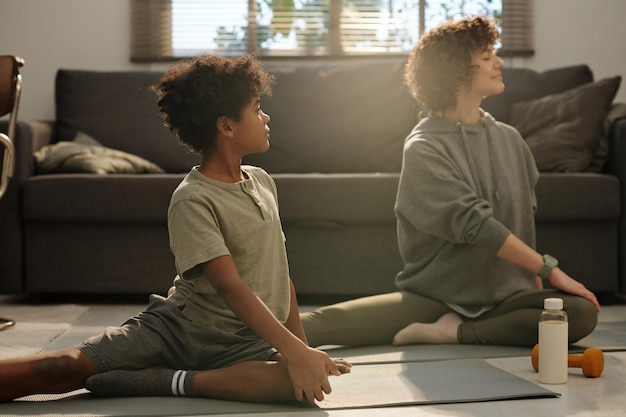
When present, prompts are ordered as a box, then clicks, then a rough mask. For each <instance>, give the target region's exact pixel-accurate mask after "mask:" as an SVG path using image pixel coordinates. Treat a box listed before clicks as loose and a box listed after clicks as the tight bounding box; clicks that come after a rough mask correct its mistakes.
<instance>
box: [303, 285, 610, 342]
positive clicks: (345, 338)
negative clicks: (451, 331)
mask: <svg viewBox="0 0 626 417" xmlns="http://www.w3.org/2000/svg"><path fill="white" fill-rule="evenodd" d="M548 297H559V298H562V299H563V304H564V306H565V311H566V312H567V314H568V321H569V342H570V343H574V342H576V341H578V340H580V339H582V338H583V337H585V336H586V335H588V334H589V333H591V331H592V330H593V329H594V328H595V326H596V323H597V319H598V313H597V310H596V308H595V306H594V305H593V304H592V303H591V302H590V301H588V300H586V299H584V298H582V297H578V296H575V295H571V294H566V293H563V292H557V291H553V290H531V291H525V292H521V293H518V294H515V295H513V296H511V297H509V298H508V299H506V300H504V301H503V302H502V303H500V304H498V305H497V306H496V307H494V308H493V309H491V310H489V311H487V312H485V313H483V314H482V315H481V316H479V317H477V318H467V317H463V323H462V324H461V325H460V326H459V329H458V340H459V343H463V344H489V345H503V346H522V347H532V346H534V345H535V344H536V343H537V323H538V321H539V316H540V314H541V311H542V309H543V300H544V299H545V298H548ZM451 311H453V310H452V309H451V308H450V307H449V306H448V305H446V304H445V303H442V302H441V301H436V300H433V299H431V298H427V297H424V296H421V295H418V294H414V293H408V292H394V293H389V294H381V295H374V296H371V297H364V298H358V299H355V300H350V301H345V302H343V303H338V304H333V305H330V306H326V307H322V308H319V309H317V310H315V311H312V312H309V313H302V314H300V318H301V320H302V325H303V327H304V331H305V333H306V336H307V339H308V341H309V344H310V345H311V346H322V345H346V346H364V345H388V344H391V341H392V339H393V336H394V335H395V334H396V333H397V332H398V331H400V330H401V329H403V328H404V327H406V326H408V325H409V324H411V323H415V322H422V323H432V322H434V321H436V320H437V319H438V318H439V317H441V316H442V315H444V314H446V313H449V312H451Z"/></svg>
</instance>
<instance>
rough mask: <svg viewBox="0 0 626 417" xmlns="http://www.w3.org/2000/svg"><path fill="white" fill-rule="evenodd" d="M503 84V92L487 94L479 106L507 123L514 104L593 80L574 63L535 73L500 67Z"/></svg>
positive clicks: (581, 67) (585, 68) (522, 69)
mask: <svg viewBox="0 0 626 417" xmlns="http://www.w3.org/2000/svg"><path fill="white" fill-rule="evenodd" d="M502 77H503V80H504V84H505V86H506V88H505V90H504V92H503V93H501V94H498V95H495V96H490V97H487V98H486V99H485V100H483V103H482V107H483V109H485V110H486V111H488V112H489V113H491V115H492V116H493V117H495V118H496V119H497V120H499V121H501V122H504V123H510V121H511V116H512V115H511V110H512V107H513V105H514V104H515V103H517V102H520V101H528V100H534V99H536V98H540V97H543V96H547V95H550V94H556V93H561V92H563V91H566V90H569V89H571V88H574V87H577V86H579V85H582V84H586V83H590V82H592V81H593V74H592V72H591V70H590V69H589V67H588V66H587V65H575V66H569V67H562V68H556V69H552V70H548V71H544V72H537V71H534V70H531V69H526V68H507V67H504V68H502Z"/></svg>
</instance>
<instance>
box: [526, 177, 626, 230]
mask: <svg viewBox="0 0 626 417" xmlns="http://www.w3.org/2000/svg"><path fill="white" fill-rule="evenodd" d="M535 192H536V194H537V213H536V214H535V218H536V219H537V221H538V222H568V221H592V222H593V221H614V222H616V223H617V222H618V220H619V218H620V212H621V203H620V182H619V179H618V178H617V177H616V176H614V175H608V174H596V173H588V172H579V173H558V172H547V173H542V174H541V175H540V176H539V182H538V183H537V187H536V189H535Z"/></svg>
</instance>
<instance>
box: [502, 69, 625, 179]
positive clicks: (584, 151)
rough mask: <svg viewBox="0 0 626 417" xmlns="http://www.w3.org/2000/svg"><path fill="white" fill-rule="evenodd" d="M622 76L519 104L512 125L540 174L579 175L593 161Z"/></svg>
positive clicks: (514, 112)
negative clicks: (576, 173)
mask: <svg viewBox="0 0 626 417" xmlns="http://www.w3.org/2000/svg"><path fill="white" fill-rule="evenodd" d="M620 82H621V77H620V76H617V77H613V78H607V79H604V80H601V81H598V82H595V83H588V84H584V85H581V86H579V87H576V88H573V89H571V90H567V91H565V92H563V93H559V94H553V95H549V96H546V97H542V98H540V99H537V100H532V101H525V102H521V103H516V104H515V105H514V106H513V111H512V114H511V124H512V125H513V126H514V127H515V128H517V130H518V131H519V132H520V134H521V135H522V136H523V137H524V139H526V142H527V143H528V147H529V148H530V150H531V152H532V153H533V156H534V157H535V162H536V163H537V168H538V169H539V170H540V171H544V172H545V171H556V172H578V171H582V170H584V169H585V168H586V167H587V165H588V164H589V162H590V161H591V158H592V155H593V152H594V150H595V149H596V147H597V146H598V143H599V140H600V137H601V136H602V134H603V126H604V121H605V119H606V116H607V114H608V111H609V109H610V106H611V103H612V101H613V98H614V97H615V94H616V93H617V89H618V88H619V85H620Z"/></svg>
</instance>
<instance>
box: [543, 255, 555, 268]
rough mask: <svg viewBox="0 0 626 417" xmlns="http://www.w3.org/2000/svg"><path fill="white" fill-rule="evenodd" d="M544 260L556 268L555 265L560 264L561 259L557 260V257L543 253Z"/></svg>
mask: <svg viewBox="0 0 626 417" xmlns="http://www.w3.org/2000/svg"><path fill="white" fill-rule="evenodd" d="M543 261H544V262H545V264H546V265H547V266H549V267H551V268H554V267H555V266H557V265H558V264H559V261H557V260H556V258H554V257H553V256H550V255H543Z"/></svg>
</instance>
